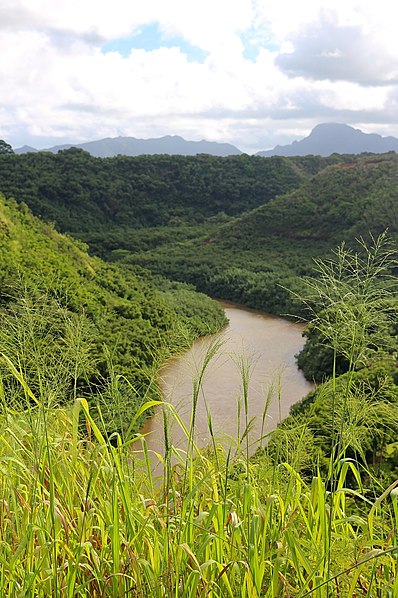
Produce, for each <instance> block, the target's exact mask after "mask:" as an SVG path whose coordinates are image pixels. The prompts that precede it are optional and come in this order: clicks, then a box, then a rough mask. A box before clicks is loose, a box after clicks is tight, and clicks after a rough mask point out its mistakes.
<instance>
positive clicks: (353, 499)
mask: <svg viewBox="0 0 398 598" xmlns="http://www.w3.org/2000/svg"><path fill="white" fill-rule="evenodd" d="M364 250H365V253H364V254H352V253H351V252H349V251H348V252H347V251H345V250H344V249H342V250H341V251H340V252H339V253H338V254H337V257H338V261H337V262H334V263H333V264H325V263H321V262H319V264H318V266H319V268H323V273H324V274H325V277H324V278H322V276H321V277H320V278H318V279H316V280H315V281H314V282H313V286H312V291H314V293H313V294H309V296H308V303H309V304H310V303H311V301H312V300H313V299H314V296H316V297H317V300H320V301H321V303H322V307H323V309H321V310H319V309H318V310H317V311H316V312H314V315H315V317H314V319H313V323H312V326H313V327H314V329H315V330H317V332H318V333H319V334H320V335H322V336H323V338H324V342H327V343H328V344H329V346H330V347H332V348H333V349H334V362H335V361H336V358H337V355H344V356H345V358H346V360H347V363H348V365H347V372H346V373H345V374H344V375H343V376H340V377H338V376H337V373H336V368H335V367H334V368H333V375H332V377H331V379H330V380H329V381H328V382H326V383H324V384H323V385H322V386H320V387H319V388H318V390H317V393H318V396H320V397H321V399H322V401H323V403H327V410H328V416H327V422H328V424H329V425H330V427H329V430H330V435H329V436H328V437H327V438H326V437H325V436H324V437H322V431H321V430H322V428H321V427H319V425H318V426H317V425H314V422H313V421H311V418H312V417H314V416H315V417H316V416H317V415H318V424H319V412H317V401H316V400H315V401H314V400H307V404H306V406H305V409H303V410H302V411H303V412H302V413H301V414H300V418H298V419H297V417H296V418H295V420H294V422H292V421H289V420H287V422H284V423H283V425H282V426H280V427H279V428H278V430H277V431H276V432H275V433H271V435H270V437H269V438H268V439H267V440H268V442H267V443H266V444H265V445H264V443H262V444H263V448H262V449H261V450H259V451H258V452H257V453H256V455H255V456H254V457H250V455H249V449H248V445H247V438H248V431H249V428H250V421H249V418H248V411H249V403H250V397H249V396H248V394H247V389H248V379H247V372H246V370H245V369H244V368H242V389H241V396H240V400H239V404H240V406H239V407H237V408H239V409H243V412H242V415H241V421H242V422H245V426H244V427H243V429H242V430H241V431H240V432H239V437H238V438H236V439H231V444H230V446H229V447H228V446H227V447H225V446H220V445H219V444H218V443H217V440H216V438H215V437H214V434H213V428H212V420H211V414H209V419H208V425H209V432H210V437H211V443H210V445H209V447H208V448H207V449H206V450H204V451H199V450H198V449H197V448H196V445H195V440H194V438H195V419H196V404H197V400H198V397H199V394H200V393H201V392H202V381H203V378H204V376H205V375H206V368H207V366H208V364H209V363H210V362H211V359H212V358H213V357H214V356H215V355H216V353H217V349H218V343H217V342H215V343H214V344H213V345H211V346H210V348H209V350H208V353H207V354H206V355H205V357H204V360H203V365H202V368H201V370H200V371H199V372H198V374H197V377H196V378H195V379H194V380H193V385H192V413H191V422H190V425H189V428H186V427H184V425H183V424H182V422H181V420H180V418H179V416H178V413H176V411H175V410H174V408H173V406H172V405H170V404H166V403H163V402H161V401H147V402H145V403H144V404H143V405H142V406H141V407H140V409H139V410H138V411H137V413H136V414H135V415H134V417H133V418H132V420H131V422H130V426H129V430H127V432H125V433H124V434H119V433H117V432H115V433H114V434H112V435H109V433H104V431H105V432H107V430H106V426H104V425H103V417H102V407H101V405H100V404H98V403H96V404H95V405H92V406H91V407H90V406H89V404H88V402H87V401H86V400H85V399H82V398H80V397H78V396H77V397H76V398H75V399H74V401H73V402H72V403H69V404H68V405H66V406H63V405H62V404H59V402H58V401H57V400H56V399H55V398H54V397H53V401H52V402H51V403H49V401H48V398H49V390H50V387H48V386H47V385H46V384H45V382H46V379H45V375H46V372H45V371H44V370H43V369H40V364H39V363H36V367H37V368H38V369H39V370H40V371H41V377H40V380H41V384H39V385H37V386H36V388H35V389H32V388H31V386H30V384H29V383H28V381H27V378H26V376H25V371H24V369H23V368H21V367H19V364H15V363H13V361H12V360H10V359H9V357H8V356H7V355H6V354H5V353H3V354H2V355H1V365H2V378H1V380H2V383H1V384H0V400H1V404H2V410H1V415H0V463H1V473H2V476H1V483H2V489H1V492H2V498H1V503H0V538H1V543H2V544H1V545H2V552H1V557H0V580H1V582H0V583H1V587H2V589H3V591H4V593H5V594H6V595H8V596H15V597H17V596H32V597H41V596H43V597H44V596H57V597H58V596H59V597H61V598H63V597H67V598H72V597H74V596H87V595H90V596H93V597H106V596H112V597H117V596H129V595H133V596H141V597H143V598H144V597H146V596H149V595H153V596H156V597H159V598H160V597H169V596H176V597H177V596H178V597H180V596H181V597H199V596H203V597H205V596H206V597H208V596H210V597H214V598H218V597H219V598H224V597H225V596H230V597H231V598H234V597H236V596H243V597H245V596H246V597H259V598H260V597H266V598H276V597H286V598H287V597H289V598H291V597H293V596H299V597H300V598H304V597H306V596H314V597H316V598H331V597H342V596H344V597H347V598H354V597H355V598H358V597H359V596H363V597H365V596H366V597H371V598H379V597H380V598H394V597H395V596H396V595H397V593H398V575H397V573H398V572H397V563H398V535H397V529H398V479H394V478H393V479H392V481H391V480H388V477H387V474H386V473H385V472H384V473H382V474H381V475H380V471H379V472H378V471H376V469H375V468H374V467H372V465H373V463H372V462H370V463H369V462H368V454H367V448H368V444H369V442H368V441H369V440H374V439H376V438H378V439H379V440H380V438H381V437H382V438H383V442H384V444H383V445H382V448H383V447H385V444H386V442H389V438H394V435H396V433H397V430H398V417H397V415H396V413H395V412H396V404H397V401H398V392H397V388H398V387H397V385H396V384H395V383H394V381H393V380H392V379H391V381H390V382H389V384H387V380H386V379H385V380H384V382H383V383H380V380H379V384H378V387H377V385H375V388H373V389H371V390H369V391H368V396H367V395H366V393H365V392H364V391H365V389H366V388H367V384H368V381H369V379H370V378H369V376H368V375H366V376H364V380H365V381H366V383H365V384H361V383H360V382H358V379H357V373H361V371H362V372H363V369H362V370H361V367H362V366H363V365H367V366H369V365H372V364H373V366H374V365H375V364H380V363H382V362H384V361H385V359H386V355H388V352H387V353H386V347H382V345H380V343H379V344H378V345H376V339H379V341H380V339H381V338H383V339H386V338H387V336H388V334H387V333H388V329H389V327H388V325H389V322H390V321H392V320H393V318H395V316H394V314H395V313H396V303H395V280H394V277H393V276H391V274H390V269H391V266H392V265H393V264H394V263H395V251H394V249H392V248H389V247H388V246H386V245H385V239H384V237H383V236H382V237H380V238H379V239H375V240H374V244H373V246H372V247H370V248H369V247H367V246H365V245H364ZM354 265H355V268H356V269H354ZM383 280H384V284H381V281H383ZM388 281H390V282H391V285H389V284H386V283H388ZM365 308H366V309H365ZM336 316H338V321H339V326H338V327H336ZM386 335H387V336H386ZM390 338H391V339H393V337H390ZM379 347H380V350H379V349H378V348H379ZM61 355H62V353H60V356H61ZM369 360H370V362H371V363H370V362H369ZM390 363H391V365H394V364H395V365H396V362H395V356H394V354H391V355H390ZM7 375H8V378H7ZM10 379H11V380H13V381H14V383H15V385H18V387H19V388H20V390H21V393H22V396H23V398H24V401H25V403H24V405H23V404H22V403H21V402H20V403H19V404H18V405H17V408H13V405H12V404H10V401H9V397H8V392H9V391H8V389H9V388H10ZM50 380H52V381H54V380H53V377H52V376H51V372H50ZM120 380H121V378H120V376H116V377H115V378H113V379H112V381H111V382H112V384H111V386H110V388H111V390H110V393H111V394H110V397H109V398H110V401H111V402H112V403H113V404H114V405H117V404H118V395H119V394H120V387H119V382H120ZM155 406H156V407H157V408H158V409H162V410H163V414H164V433H165V448H164V452H163V453H162V454H156V453H152V452H150V451H149V450H148V446H147V441H146V437H145V436H143V435H142V434H140V433H135V432H134V426H135V423H136V422H137V421H138V420H139V418H140V417H141V415H142V414H143V413H145V412H146V411H147V410H150V409H152V408H153V407H155ZM22 407H23V408H22ZM231 407H232V406H231ZM318 407H319V404H318ZM266 409H267V404H265V407H264V410H265V413H266ZM377 409H379V419H377V418H374V415H375V413H376V411H377ZM296 411H297V408H296ZM296 416H297V413H296ZM361 418H362V419H361ZM365 419H366V423H364V420H365ZM172 421H174V422H175V423H176V424H177V425H179V426H181V428H182V429H183V432H184V434H185V436H186V439H187V440H186V448H185V450H181V449H178V450H177V449H176V448H175V447H174V446H173V440H172V437H171V436H170V423H171V422H172ZM381 424H383V426H384V428H383V430H381ZM365 428H366V429H365ZM324 429H325V428H323V430H324ZM316 430H318V436H319V438H320V439H321V441H322V442H323V445H322V442H317V439H316V438H314V432H315V431H316ZM365 432H367V434H368V436H366V434H365ZM319 438H318V440H319ZM263 440H264V439H263ZM370 444H371V443H370ZM381 457H382V455H381V454H379V458H381ZM379 460H380V459H379ZM158 462H160V464H161V475H160V477H158V478H155V477H154V473H153V471H154V469H153V465H154V464H156V463H158ZM395 462H396V461H395ZM390 473H391V472H390ZM393 473H394V472H393Z"/></svg>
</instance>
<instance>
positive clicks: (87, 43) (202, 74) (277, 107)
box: [0, 0, 398, 153]
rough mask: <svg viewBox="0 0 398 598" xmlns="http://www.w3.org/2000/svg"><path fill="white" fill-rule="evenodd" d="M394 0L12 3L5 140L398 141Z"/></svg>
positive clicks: (6, 34)
mask: <svg viewBox="0 0 398 598" xmlns="http://www.w3.org/2000/svg"><path fill="white" fill-rule="evenodd" d="M397 17H398V8H395V4H394V3H392V2H391V1H390V0H379V1H378V2H377V3H375V2H374V1H371V0H361V1H360V0H344V1H343V0H306V2H304V3H303V2H302V3H299V2H297V1H296V0H279V1H278V2H274V1H272V2H271V0H239V1H236V2H231V0H200V1H197V0H168V1H167V2H164V0H134V1H133V0H113V2H112V3H109V2H107V1H105V0H83V2H82V1H81V0H80V1H79V2H77V0H41V1H40V2H33V1H32V0H13V2H7V1H6V0H3V1H2V0H0V52H1V56H2V64H1V69H0V85H1V89H2V99H1V101H0V138H3V139H5V140H7V141H8V142H9V143H11V144H12V145H13V146H14V147H18V146H19V145H23V144H25V143H27V144H30V145H33V146H35V147H38V148H41V147H48V146H49V145H55V144H60V143H68V142H75V143H77V142H82V141H88V140H92V139H99V138H102V137H112V136H118V135H126V136H134V137H143V138H147V137H160V136H162V135H172V134H176V135H181V136H182V137H184V138H185V139H192V140H198V139H202V138H205V139H209V140H212V141H220V142H229V143H233V144H234V145H237V146H238V147H239V148H240V149H242V150H244V151H247V152H249V153H251V152H255V151H258V150H261V149H268V148H270V147H273V146H274V145H276V144H284V143H290V142H291V141H293V140H294V139H299V138H302V137H304V136H306V135H307V134H308V133H309V132H310V131H311V129H312V128H313V127H314V126H315V125H316V124H318V123H320V122H345V123H347V124H350V125H352V126H355V127H358V128H361V129H362V130H364V131H365V132H375V133H379V134H382V135H395V136H398V109H397V108H398V106H397V103H398V66H397V60H396V57H397V56H398V36H397V35H396V22H397Z"/></svg>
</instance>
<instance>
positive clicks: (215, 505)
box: [0, 149, 398, 598]
mask: <svg viewBox="0 0 398 598" xmlns="http://www.w3.org/2000/svg"><path fill="white" fill-rule="evenodd" d="M397 187H398V157H397V155H396V154H394V153H389V154H385V155H381V156H380V155H378V156H373V155H361V156H339V155H333V156H331V157H330V158H321V157H319V156H306V157H292V158H281V157H272V158H261V157H249V156H246V155H241V156H233V157H228V158H217V157H211V156H207V155H200V156H192V157H182V156H140V157H134V158H128V157H125V156H118V157H116V158H107V159H101V158H93V157H92V156H90V155H89V154H88V153H87V152H84V151H82V150H77V149H69V150H65V151H61V152H59V153H58V154H50V153H44V152H39V153H37V154H24V155H20V156H17V155H14V154H12V152H4V153H0V193H1V194H2V195H0V277H1V278H0V279H1V289H0V320H1V321H0V430H1V433H0V456H1V467H2V474H3V478H2V479H3V480H6V479H10V480H12V482H11V484H6V483H5V482H4V481H2V482H1V483H2V486H3V488H2V490H3V502H2V503H0V537H1V540H2V542H3V546H4V551H5V552H4V554H5V556H4V558H3V560H2V561H1V562H0V570H1V576H2V579H3V582H2V583H3V587H4V588H7V592H8V595H10V596H11V595H12V596H17V595H22V594H23V595H31V596H48V595H56V596H65V597H68V598H69V597H72V596H85V595H92V596H98V597H99V596H124V595H126V596H127V595H136V596H142V597H144V596H148V595H154V596H159V597H160V596H162V597H163V596H170V595H175V596H214V597H220V598H221V597H224V596H230V597H234V596H237V595H242V596H258V597H260V596H266V597H268V598H274V597H277V596H278V597H280V596H284V597H286V598H287V597H291V596H294V595H297V596H300V597H302V598H304V596H309V595H313V596H316V597H317V598H324V597H325V596H343V595H344V596H350V597H351V598H354V597H357V596H370V597H373V596H374V597H378V596H386V597H388V598H390V597H391V598H394V596H395V595H397V593H398V585H397V584H398V581H397V580H398V575H397V570H396V569H397V560H396V555H397V551H398V548H397V546H398V541H397V532H396V530H397V529H398V506H397V505H398V502H397V501H398V491H397V488H396V487H397V485H398V480H396V477H397V475H398V443H397V442H396V437H397V433H398V419H397V415H396V411H397V409H396V406H397V402H398V368H397V359H396V356H397V350H398V343H397V334H398V326H397V321H398V318H397V315H398V300H397V299H398V285H397V280H398V279H397V272H398V261H397V258H398V253H397V243H396V241H397V237H398V209H397V203H396V197H397V191H398V188H397ZM386 229H388V231H387V232H386ZM203 293H206V295H205V294H203ZM208 295H210V296H212V297H217V298H223V299H229V300H233V301H237V302H240V303H242V304H244V305H246V306H249V307H255V308H259V309H263V310H266V311H270V312H273V313H276V314H282V315H285V316H287V317H295V318H304V319H305V320H307V321H308V322H309V325H308V327H307V329H306V332H305V335H306V339H307V341H306V345H305V348H304V350H303V351H302V352H301V354H300V355H299V356H298V363H299V365H300V367H301V368H302V369H303V371H304V373H305V375H306V376H307V377H308V378H309V379H311V380H315V381H317V382H318V384H317V386H316V388H315V389H314V391H313V392H312V393H310V394H309V395H308V396H307V397H305V398H304V399H303V400H302V401H300V402H298V403H297V404H296V405H295V406H294V407H293V408H292V410H291V414H290V416H289V417H288V418H287V419H286V420H285V421H284V422H283V423H282V424H281V425H280V426H279V427H278V429H277V430H276V431H275V432H274V433H273V434H272V435H271V436H270V438H268V442H267V443H266V444H265V446H263V447H262V448H261V449H259V450H258V451H257V453H256V455H255V456H254V457H251V456H250V455H249V453H248V451H245V448H244V447H245V439H246V437H247V433H248V427H250V422H249V421H247V428H246V430H244V431H243V432H242V437H239V438H237V440H236V443H237V446H238V447H239V450H238V449H237V450H236V454H234V455H233V454H232V453H231V452H229V453H228V454H225V452H223V450H222V448H221V447H220V446H218V445H217V442H216V439H215V438H214V436H213V434H212V427H211V414H209V419H208V425H209V431H210V437H211V439H212V442H211V446H209V448H208V449H207V450H206V451H204V452H200V451H198V450H197V449H196V447H195V443H194V440H193V429H194V424H195V400H196V399H195V397H196V398H197V397H198V396H199V393H200V391H201V381H202V377H203V375H204V373H205V372H204V370H205V367H206V363H207V362H206V363H205V364H204V366H203V372H201V373H199V375H198V378H197V379H195V380H194V381H193V405H192V417H191V427H190V429H186V428H183V430H184V433H185V434H186V435H187V437H188V449H187V451H186V452H185V453H184V454H182V453H181V452H179V451H176V450H175V449H174V447H173V446H172V444H171V441H170V438H169V435H168V430H169V424H170V421H171V420H174V423H175V424H176V425H181V422H180V420H179V417H178V414H177V413H176V412H175V410H174V409H173V407H172V406H168V405H163V407H164V433H165V451H164V454H163V455H156V458H157V459H158V460H159V462H160V463H161V464H162V468H163V469H162V481H161V482H160V483H159V481H158V480H154V479H153V474H152V470H151V463H150V458H149V455H148V451H147V449H146V442H145V437H144V436H142V435H141V434H140V433H139V429H140V423H141V421H142V418H143V417H145V416H146V415H147V414H148V413H150V412H151V410H152V408H153V407H154V406H155V405H157V404H159V405H160V401H159V400H158V399H160V395H159V390H158V387H157V371H158V368H159V367H160V365H161V364H162V362H163V361H164V360H165V359H166V358H167V357H169V356H170V355H172V354H175V353H176V352H178V351H180V350H181V349H183V348H185V347H187V346H188V345H189V344H190V343H191V342H192V340H193V339H194V338H196V337H198V336H201V335H204V334H208V333H212V332H215V331H217V330H219V329H220V328H222V326H223V325H224V324H225V316H224V314H223V312H222V310H221V309H220V307H219V306H218V304H217V303H216V302H214V301H213V300H212V299H210V298H209V297H208ZM211 356H212V351H210V353H209V355H208V356H207V358H206V359H208V360H210V359H211ZM242 375H243V380H242V389H243V391H242V392H243V398H242V405H241V409H242V410H243V413H242V418H244V416H245V414H246V417H247V401H248V400H249V399H248V397H247V396H246V395H245V389H247V379H246V377H245V376H246V374H245V373H244V372H243V374H242ZM239 434H240V432H238V435H239ZM138 444H139V445H140V447H141V450H140V451H138V450H137V449H136V447H137V445H138ZM1 505H3V506H1ZM3 565H4V566H3Z"/></svg>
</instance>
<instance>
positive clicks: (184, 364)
mask: <svg viewBox="0 0 398 598" xmlns="http://www.w3.org/2000/svg"><path fill="white" fill-rule="evenodd" d="M221 305H222V307H223V308H224V309H225V312H226V315H227V317H228V319H229V324H228V326H226V328H224V330H223V331H222V332H221V333H219V334H217V335H212V336H208V337H204V338H201V339H199V340H197V341H195V342H194V344H193V346H192V347H191V349H189V350H188V351H186V352H185V353H183V354H182V355H180V356H178V357H175V358H173V359H170V360H169V361H168V362H167V364H166V365H165V366H164V367H163V368H162V370H161V372H160V381H161V388H162V392H163V398H164V400H165V401H168V402H170V403H172V405H173V406H174V407H175V408H176V410H177V411H178V413H179V415H180V417H181V419H182V420H183V421H184V423H185V425H186V426H187V427H188V426H189V421H190V415H191V408H192V397H193V381H194V380H195V379H197V378H198V375H199V372H200V370H201V368H202V366H203V361H204V358H205V355H206V352H207V351H208V350H209V347H210V345H211V344H212V343H214V342H216V341H217V340H219V341H220V343H221V346H220V348H219V350H218V351H217V353H216V355H215V356H214V357H213V358H212V359H211V360H210V363H209V365H208V366H207V368H206V371H205V375H204V380H203V384H202V386H201V389H200V392H199V394H198V402H197V413H196V425H195V440H196V443H197V445H198V446H199V447H205V446H207V445H208V444H209V442H210V440H211V435H210V432H209V425H208V414H209V413H210V414H211V419H212V427H213V435H214V436H215V437H216V439H217V441H219V442H221V443H222V444H223V445H224V446H226V447H228V446H229V445H232V447H234V446H235V445H236V438H237V434H238V421H239V416H238V410H239V409H238V403H239V402H240V403H241V408H240V411H241V415H240V430H241V432H240V433H241V434H242V431H243V430H244V429H245V417H246V416H245V410H244V405H243V403H244V399H243V396H244V393H243V390H242V388H243V385H242V369H244V370H246V371H247V372H248V379H249V384H248V391H247V397H248V400H247V404H248V419H251V418H253V417H254V418H255V421H254V424H253V427H252V429H251V432H250V435H249V443H250V451H251V452H254V450H255V449H256V448H257V447H258V445H259V441H258V439H259V438H260V436H261V434H262V433H263V434H264V433H268V432H270V431H271V430H272V429H274V428H275V427H276V425H277V424H278V422H279V421H280V420H281V419H282V418H284V417H286V416H287V415H288V413H289V408H290V406H291V405H292V404H294V403H296V402H297V401H299V400H300V399H301V398H302V397H304V396H305V395H306V394H307V393H308V392H309V391H310V390H311V389H312V384H311V383H309V382H307V381H306V380H305V378H304V376H303V374H302V373H301V371H299V370H298V369H297V365H296V361H295V354H296V353H298V352H299V351H300V349H301V348H302V347H303V344H304V339H303V337H302V331H303V325H301V324H297V323H295V322H291V321H288V320H284V319H283V318H278V317H276V316H271V315H269V314H265V313H263V312H258V311H254V310H249V309H245V308H243V307H241V306H238V305H235V304H231V303H227V302H221ZM269 394H270V395H271V400H270V404H269V407H268V410H267V412H266V414H265V418H264V420H263V414H264V408H265V404H266V401H267V397H268V396H269ZM141 433H143V434H145V435H146V439H147V443H148V448H149V450H150V451H151V452H152V451H156V452H158V453H160V454H163V445H164V440H163V417H162V412H161V410H160V409H158V410H157V412H156V413H155V415H154V416H153V417H151V418H149V419H148V420H147V422H146V424H145V425H144V427H143V429H142V430H141ZM170 434H171V436H172V439H173V444H174V445H175V446H178V447H182V448H184V447H185V446H186V441H185V440H184V434H183V433H182V431H181V429H180V427H179V426H178V425H177V423H175V422H174V423H171V428H170ZM245 443H246V441H245Z"/></svg>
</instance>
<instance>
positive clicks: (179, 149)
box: [15, 135, 242, 158]
mask: <svg viewBox="0 0 398 598" xmlns="http://www.w3.org/2000/svg"><path fill="white" fill-rule="evenodd" d="M70 147H77V148H80V149H83V150H85V151H87V152H89V153H90V154H91V155H92V156H95V157H96V158H111V157H113V156H117V155H119V154H120V155H124V156H140V155H143V154H147V155H153V154H170V155H182V156H194V155H196V154H209V155H211V156H234V155H239V154H242V152H241V151H240V150H239V149H238V148H237V147H235V146H234V145H231V144H230V143H217V142H215V141H205V140H204V139H202V141H187V140H186V139H183V138H182V137H179V136H178V135H166V136H165V137H159V138H155V139H137V138H136V137H113V138H112V137H107V138H105V139H99V140H98V141H88V142H86V143H79V144H76V145H75V144H72V143H71V144H66V145H55V146H53V147H50V148H48V149H45V150H41V151H47V152H52V153H57V152H59V151H61V150H65V149H69V148H70ZM37 151H38V150H37V149H35V148H33V147H30V146H27V145H24V146H23V147H21V148H18V149H16V150H15V153H16V154H25V153H27V152H37Z"/></svg>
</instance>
